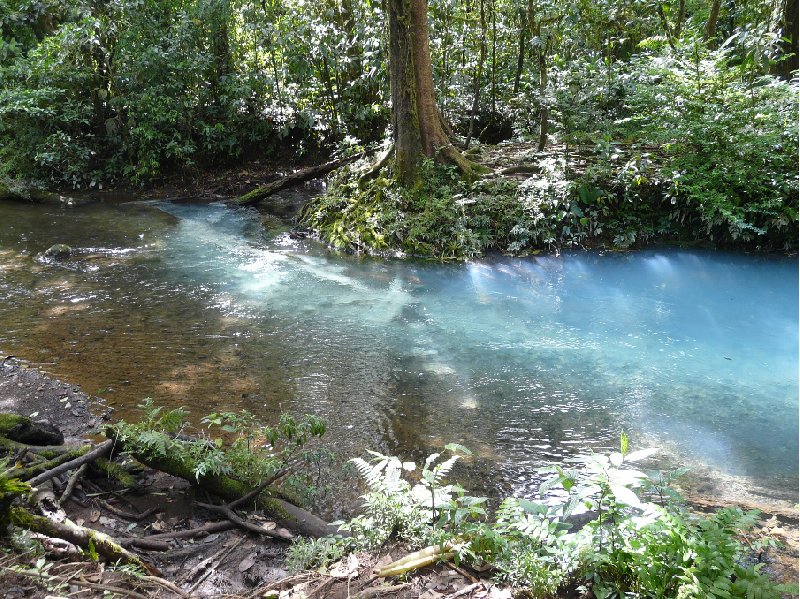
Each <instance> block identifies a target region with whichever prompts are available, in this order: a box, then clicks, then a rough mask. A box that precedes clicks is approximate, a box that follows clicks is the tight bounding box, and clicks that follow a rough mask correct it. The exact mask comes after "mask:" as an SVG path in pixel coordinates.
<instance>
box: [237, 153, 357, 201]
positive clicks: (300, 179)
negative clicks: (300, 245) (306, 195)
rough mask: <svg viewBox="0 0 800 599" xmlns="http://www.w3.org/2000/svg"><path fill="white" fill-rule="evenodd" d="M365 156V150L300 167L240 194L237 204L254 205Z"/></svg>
mask: <svg viewBox="0 0 800 599" xmlns="http://www.w3.org/2000/svg"><path fill="white" fill-rule="evenodd" d="M363 156H364V152H360V153H358V154H353V155H352V156H347V157H345V158H339V159H337V160H331V161H330V162H326V163H325V164H320V165H318V166H312V167H309V168H304V169H300V170H299V171H297V172H294V173H292V174H291V175H287V176H285V177H283V178H281V179H278V180H277V181H273V182H272V183H267V184H266V185H264V186H263V187H258V188H256V189H254V190H253V191H250V192H248V193H246V194H244V195H241V196H239V197H238V198H236V199H235V200H234V203H235V204H238V205H239V206H253V205H255V204H258V203H259V202H260V201H262V200H264V199H266V198H268V197H269V196H271V195H274V194H276V193H278V192H279V191H281V190H284V189H288V188H289V187H294V186H296V185H300V184H301V183H305V182H306V181H311V180H313V179H318V178H319V177H324V176H325V175H327V174H328V173H330V172H331V171H334V170H336V169H337V168H339V167H341V166H344V165H345V164H349V163H351V162H355V161H356V160H358V159H359V158H362V157H363Z"/></svg>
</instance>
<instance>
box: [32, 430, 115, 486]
mask: <svg viewBox="0 0 800 599" xmlns="http://www.w3.org/2000/svg"><path fill="white" fill-rule="evenodd" d="M113 445H114V441H112V440H111V439H109V440H107V441H103V442H102V443H100V444H99V445H98V446H96V447H95V448H94V449H92V450H91V451H89V452H87V453H85V454H84V455H82V456H79V457H77V458H75V459H73V460H70V461H68V462H65V463H63V464H61V465H60V466H57V467H56V468H52V469H50V470H48V471H46V472H42V473H41V474H39V475H38V476H35V477H33V478H32V479H30V480H29V481H28V483H29V484H30V485H31V486H32V487H35V486H36V485H40V484H42V483H43V482H45V481H48V480H50V479H51V478H53V477H54V476H58V475H59V474H63V473H64V472H69V471H70V470H73V469H75V468H79V467H80V466H82V465H83V464H88V463H89V462H91V461H93V460H94V459H96V458H99V457H102V456H104V455H106V454H108V453H110V452H111V448H112V447H113Z"/></svg>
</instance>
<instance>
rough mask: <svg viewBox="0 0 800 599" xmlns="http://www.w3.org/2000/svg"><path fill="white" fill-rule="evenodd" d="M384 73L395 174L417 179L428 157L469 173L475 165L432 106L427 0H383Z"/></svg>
mask: <svg viewBox="0 0 800 599" xmlns="http://www.w3.org/2000/svg"><path fill="white" fill-rule="evenodd" d="M388 12H389V76H390V82H391V87H392V129H393V134H394V149H395V175H396V177H397V179H398V180H399V181H400V182H401V183H403V184H404V185H407V186H414V185H415V184H416V183H417V182H418V180H419V166H420V163H421V162H422V160H423V159H425V158H434V159H436V160H437V161H439V162H442V163H447V164H453V165H455V166H457V167H458V168H459V169H460V170H461V171H462V173H464V174H466V175H470V174H472V172H473V171H474V170H475V167H476V165H475V164H473V163H471V162H470V161H469V160H467V159H466V158H464V156H462V155H461V153H460V152H459V151H458V150H457V149H456V148H455V147H454V146H453V145H452V144H451V143H450V139H449V137H448V136H447V133H446V132H445V129H444V125H443V122H442V117H441V115H440V114H439V110H438V108H437V107H436V96H435V94H434V87H433V69H432V67H431V55H430V48H429V42H428V2H427V0H389V1H388Z"/></svg>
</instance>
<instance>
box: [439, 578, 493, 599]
mask: <svg viewBox="0 0 800 599" xmlns="http://www.w3.org/2000/svg"><path fill="white" fill-rule="evenodd" d="M482 586H483V584H482V583H480V582H476V583H475V584H471V585H469V586H466V587H464V588H463V589H461V590H460V591H456V592H455V593H450V594H449V595H445V596H444V597H442V599H457V598H458V597H463V596H464V595H469V594H470V593H472V591H477V590H478V587H482Z"/></svg>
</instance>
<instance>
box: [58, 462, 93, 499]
mask: <svg viewBox="0 0 800 599" xmlns="http://www.w3.org/2000/svg"><path fill="white" fill-rule="evenodd" d="M88 467H89V464H82V465H81V467H80V468H78V469H77V470H76V471H75V472H74V473H73V474H72V476H70V477H69V482H68V483H67V488H66V489H64V492H63V493H62V494H61V497H59V498H58V503H59V505H63V504H64V502H66V501H67V499H69V496H70V495H72V492H73V491H74V490H75V485H76V484H77V483H78V481H79V480H80V478H81V477H82V476H83V473H84V472H86V469H87V468H88Z"/></svg>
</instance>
